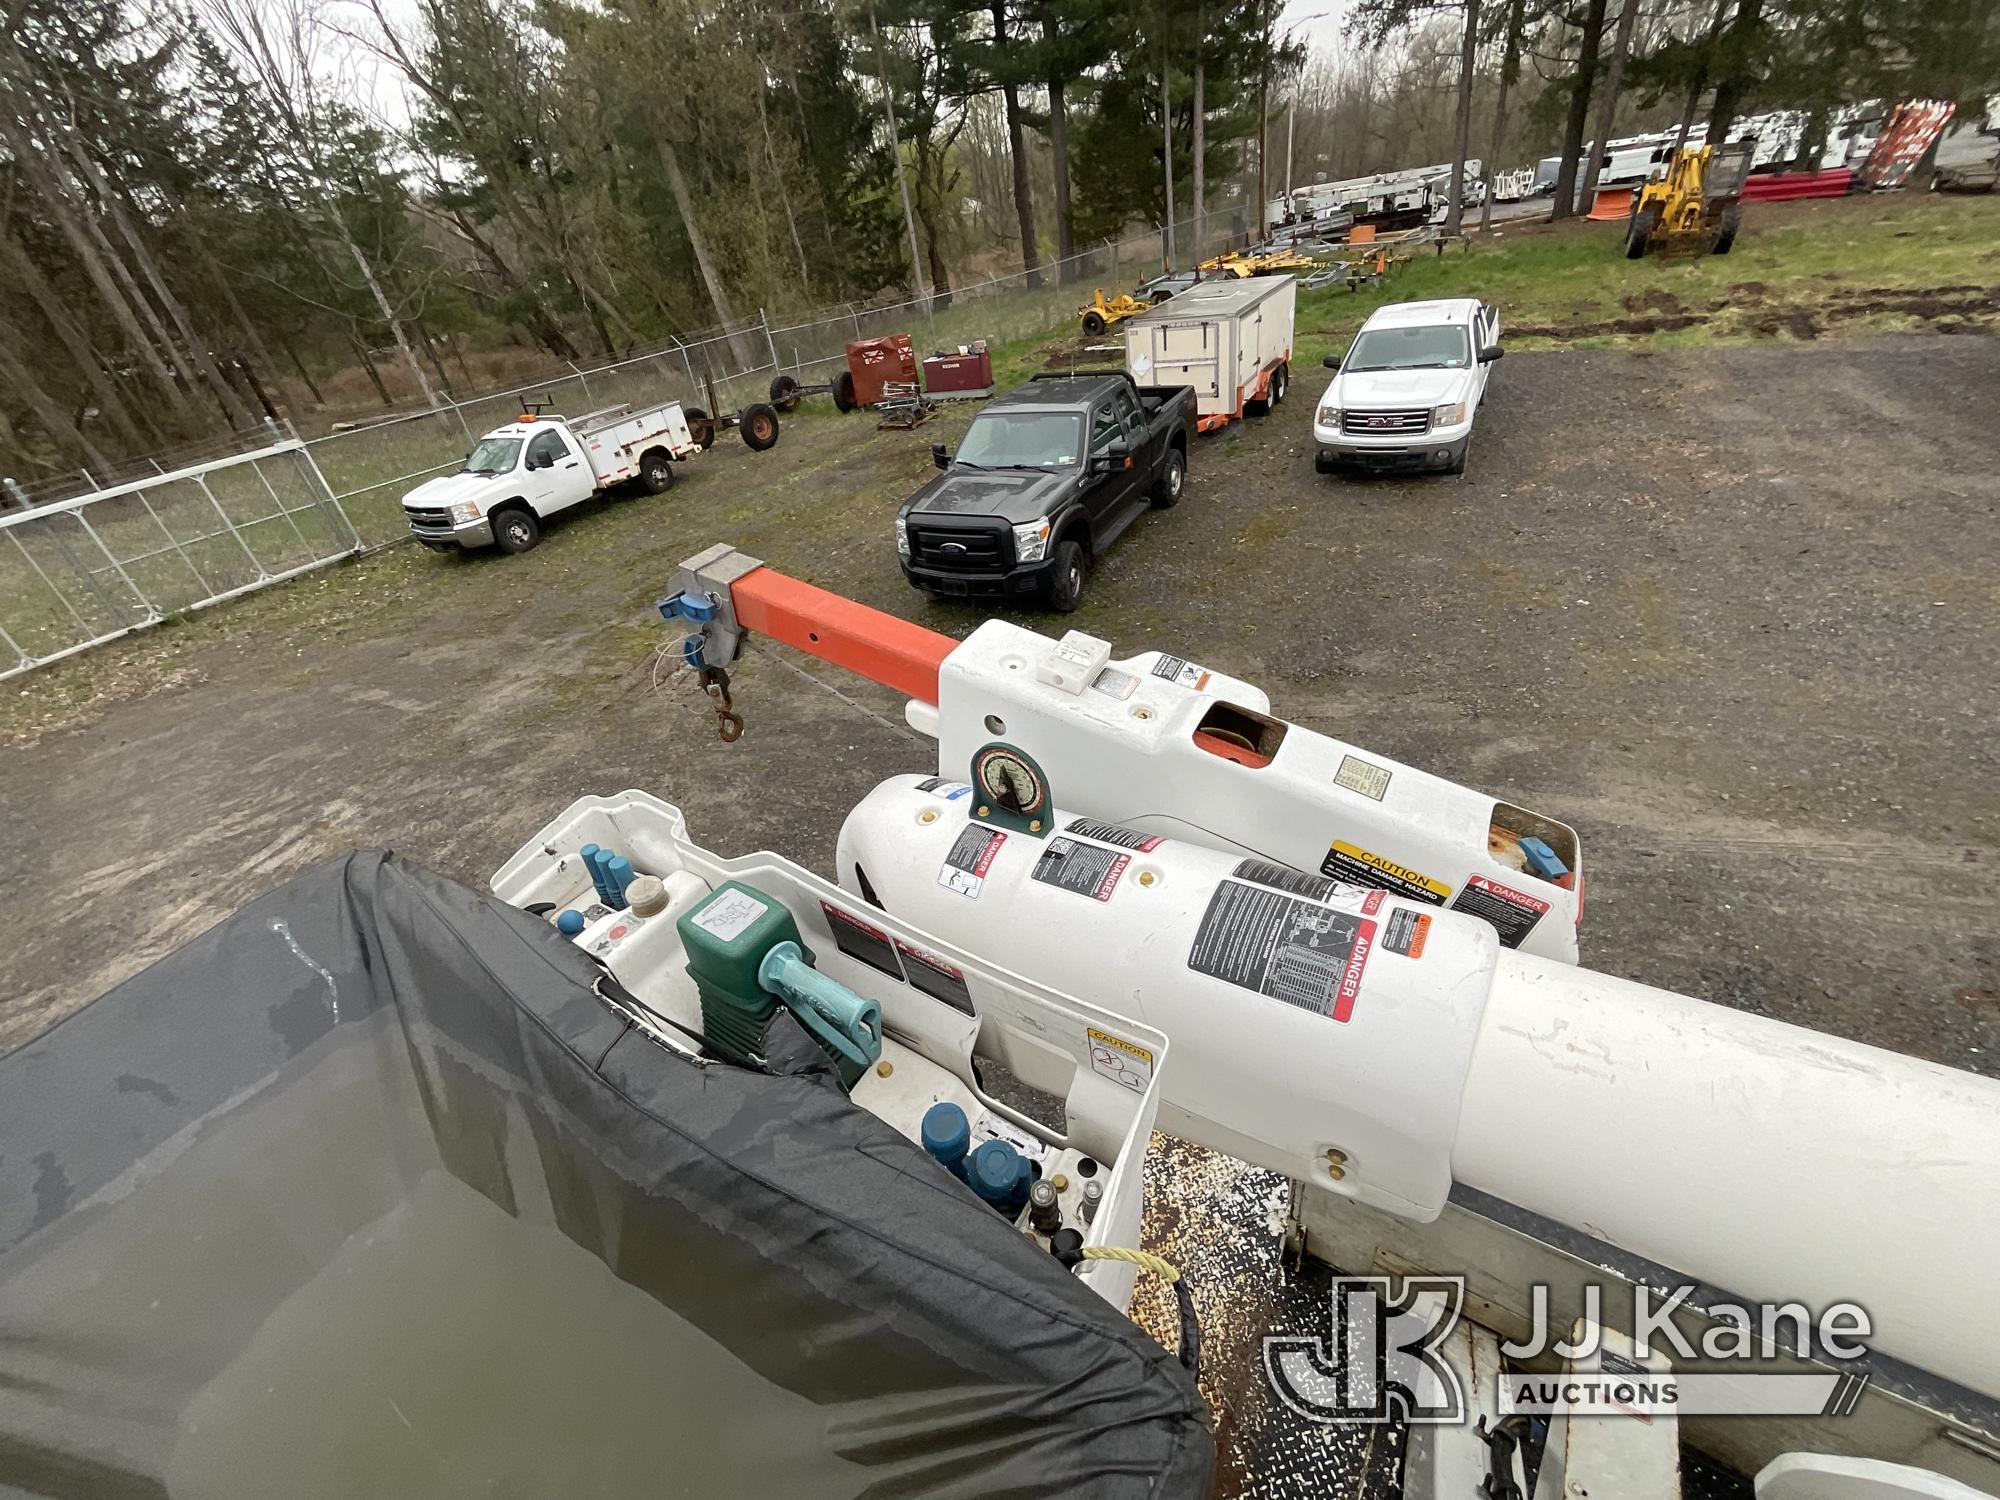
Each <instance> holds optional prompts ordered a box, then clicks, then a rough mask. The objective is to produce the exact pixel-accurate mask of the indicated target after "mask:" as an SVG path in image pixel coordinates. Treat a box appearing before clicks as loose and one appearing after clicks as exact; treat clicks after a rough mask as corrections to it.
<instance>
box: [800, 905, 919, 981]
mask: <svg viewBox="0 0 2000 1500" xmlns="http://www.w3.org/2000/svg"><path fill="white" fill-rule="evenodd" d="M819 909H820V910H821V911H823V912H824V913H826V925H827V926H828V927H830V928H832V929H833V945H834V947H836V948H838V949H839V950H840V951H841V952H842V953H845V954H846V955H847V956H848V957H849V958H858V959H860V960H861V962H863V963H864V964H866V965H868V967H869V968H871V969H880V970H881V971H882V972H883V973H884V974H887V975H888V976H889V977H890V978H891V979H898V980H900V979H901V978H903V966H902V965H901V964H899V963H897V962H896V949H895V945H894V944H892V943H891V942H890V941H889V934H888V933H886V932H884V931H883V930H882V929H881V928H879V927H877V926H875V925H874V924H873V923H871V922H864V921H862V920H861V918H859V917H857V916H855V915H854V914H853V913H852V912H845V911H842V910H841V909H840V908H839V907H837V906H834V905H832V904H831V903H829V902H825V901H822V902H820V904H819Z"/></svg>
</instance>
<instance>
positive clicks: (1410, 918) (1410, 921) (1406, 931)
mask: <svg viewBox="0 0 2000 1500" xmlns="http://www.w3.org/2000/svg"><path fill="white" fill-rule="evenodd" d="M1430 935H1431V919H1430V917H1429V916H1428V915H1427V914H1425V913H1423V912H1418V911H1411V910H1410V909H1409V908H1408V907H1407V906H1399V907H1397V908H1396V909H1395V910H1394V911H1392V912H1390V913H1389V920H1388V921H1387V922H1386V923H1384V924H1383V927H1382V946H1383V947H1384V948H1387V949H1388V950H1389V951H1390V952H1391V953H1400V954H1402V955H1403V957H1405V958H1422V957H1423V956H1424V944H1425V943H1426V942H1427V941H1428V940H1429V938H1430Z"/></svg>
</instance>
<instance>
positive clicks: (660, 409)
mask: <svg viewBox="0 0 2000 1500" xmlns="http://www.w3.org/2000/svg"><path fill="white" fill-rule="evenodd" d="M699 451H700V445H699V444H697V443H696V442H695V440H694V437H693V436H692V434H690V432H689V431H688V424H687V417H686V416H685V415H684V414H683V413H682V411H681V406H680V403H679V402H678V401H664V402H660V403H659V404H657V405H653V406H647V407H642V408H640V409H638V410H636V411H635V410H633V409H632V408H631V407H630V406H614V407H607V408H606V409H605V410H603V411H598V412H592V413H591V414H590V415H588V416H584V417H578V418H577V419H576V420H574V421H571V420H569V419H568V418H565V417H560V416H554V415H545V416H538V417H527V416H524V417H522V419H521V420H520V421H518V422H509V423H508V424H507V425H506V426H504V427H496V428H494V429H493V430H492V431H491V432H489V433H487V434H486V435H485V436H484V437H482V438H480V440H479V441H478V443H477V444H475V445H474V447H473V450H472V454H471V455H470V456H468V458H467V460H466V464H467V467H466V468H464V469H461V470H459V471H458V472H457V473H455V474H444V475H440V476H439V477H438V478H436V479H430V480H426V481H425V482H424V483H422V484H420V485H418V486H417V487H416V488H415V489H413V490H411V491H410V492H409V493H408V494H406V495H405V496H403V510H404V513H405V514H406V515H407V516H408V518H409V522H410V530H411V531H412V532H413V533H414V534H415V535H416V537H417V539H418V540H419V541H423V542H432V543H447V542H456V543H457V544H458V545H459V546H461V547H487V546H491V545H493V541H494V535H493V528H494V516H495V515H496V514H497V513H498V512H501V511H503V510H505V509H506V508H507V507H509V506H510V505H511V506H520V507H525V508H526V509H528V510H530V511H532V512H533V513H534V514H535V516H536V518H537V519H538V520H546V519H547V518H548V517H550V516H552V515H554V514H555V513H556V512H558V511H562V510H567V509H569V507H571V506H572V505H578V504H581V503H582V502H583V501H585V500H587V499H589V498H590V497H591V496H592V495H594V494H596V493H598V492H599V491H600V490H606V489H610V488H611V487H612V486H614V485H619V484H625V483H628V482H634V481H643V482H644V483H645V484H646V485H647V486H648V487H649V488H652V489H654V490H662V489H667V488H669V487H670V486H671V485H672V484H673V468H672V464H674V463H675V462H679V461H681V460H684V459H687V458H690V457H692V456H693V455H694V454H695V453H698V452H699ZM475 463H476V464H478V466H479V467H478V470H477V471H476V472H475V470H474V467H473V466H474V465H475Z"/></svg>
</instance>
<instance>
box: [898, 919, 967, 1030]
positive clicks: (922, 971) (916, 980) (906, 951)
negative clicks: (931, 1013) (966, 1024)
mask: <svg viewBox="0 0 2000 1500" xmlns="http://www.w3.org/2000/svg"><path fill="white" fill-rule="evenodd" d="M896 951H897V952H898V953H899V954H901V955H902V958H903V973H904V975H905V976H906V977H907V978H908V980H909V982H910V984H911V986H912V987H913V988H916V989H920V990H922V991H923V992H924V993H925V994H926V995H929V996H930V997H931V998H932V999H933V1000H942V1001H944V1003H945V1004H946V1005H949V1006H950V1007H952V1009H954V1010H962V1011H964V1012H965V1013H966V1014H967V1015H968V1016H976V1015H978V1014H979V1012H978V1011H976V1010H974V1009H973V1008H972V990H971V988H970V987H969V986H968V985H967V984H966V982H965V971H964V970H963V969H960V968H958V967H957V966H956V965H954V964H948V963H946V962H945V961H944V960H943V959H941V958H939V957H938V956H937V955H936V954H934V953H926V952H924V951H923V950H922V949H921V948H912V947H911V946H910V945H909V944H908V943H906V942H904V941H903V940H902V939H901V938H897V939H896Z"/></svg>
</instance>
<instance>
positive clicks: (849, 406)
mask: <svg viewBox="0 0 2000 1500" xmlns="http://www.w3.org/2000/svg"><path fill="white" fill-rule="evenodd" d="M860 404H861V403H860V402H859V401H856V400H855V399H854V372H853V371H852V370H842V371H841V372H840V373H839V374H838V375H836V376H834V377H833V405H834V409H835V410H836V411H838V412H839V413H840V414H841V415H842V416H845V415H846V414H847V413H848V412H851V411H853V410H854V409H855V408H856V407H857V406H859V405H860Z"/></svg>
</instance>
